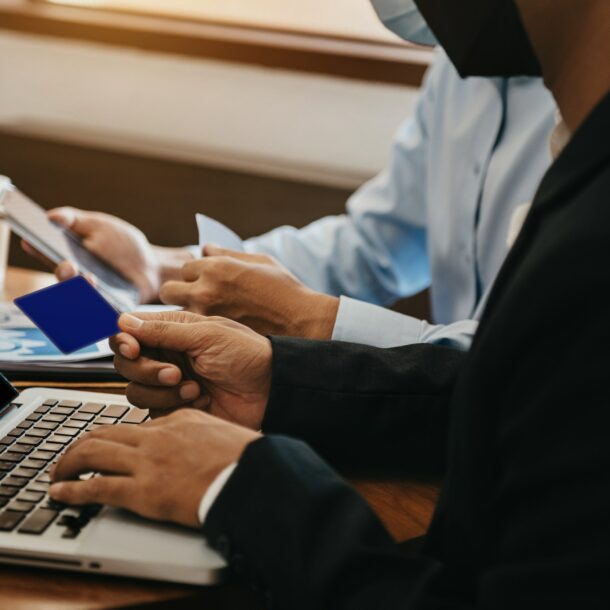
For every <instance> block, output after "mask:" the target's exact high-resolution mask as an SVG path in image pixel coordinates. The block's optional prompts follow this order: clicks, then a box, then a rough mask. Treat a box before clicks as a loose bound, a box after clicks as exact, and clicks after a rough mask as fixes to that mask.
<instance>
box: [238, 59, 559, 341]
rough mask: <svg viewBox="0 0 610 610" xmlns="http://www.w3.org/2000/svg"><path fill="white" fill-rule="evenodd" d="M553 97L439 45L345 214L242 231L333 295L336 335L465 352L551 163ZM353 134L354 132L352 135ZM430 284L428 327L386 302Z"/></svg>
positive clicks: (534, 83)
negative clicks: (473, 71)
mask: <svg viewBox="0 0 610 610" xmlns="http://www.w3.org/2000/svg"><path fill="white" fill-rule="evenodd" d="M555 109H556V106H555V103H554V101H553V99H552V97H551V94H550V93H549V92H548V91H547V89H545V87H544V86H543V84H542V82H541V81H540V80H539V79H530V78H516V79H510V80H505V79H484V78H470V79H466V80H463V79H461V78H460V77H459V76H458V74H457V72H456V71H455V69H454V68H453V66H452V65H451V63H450V62H449V60H448V59H447V57H446V55H445V54H444V53H443V52H442V51H438V52H437V56H436V59H435V62H434V65H433V66H432V68H431V70H430V71H429V73H428V75H427V77H426V81H425V84H424V87H423V89H422V93H421V96H420V98H419V101H418V103H417V106H416V109H415V112H414V115H413V116H412V117H411V118H410V119H408V120H407V121H406V122H405V123H404V124H403V125H402V126H401V128H400V129H399V131H398V134H397V136H396V139H395V142H394V145H393V150H392V156H391V161H390V163H389V166H388V167H387V168H386V169H385V170H384V171H382V172H381V173H380V174H379V175H378V176H377V177H376V178H374V179H373V180H371V181H370V182H369V183H367V184H366V185H364V186H363V187H362V188H360V189H359V190H358V191H357V192H356V193H355V194H354V195H353V196H352V197H351V198H350V200H349V201H348V204H347V212H346V214H344V215H340V216H333V217H328V218H323V219H321V220H318V221H316V222H314V223H312V224H310V225H308V226H307V227H304V228H303V229H300V230H298V229H295V228H293V227H280V228H277V229H275V230H273V231H271V232H269V233H267V234H265V235H262V236H260V237H256V238H253V239H250V240H248V241H247V242H246V244H245V247H246V250H247V251H249V252H264V253H267V254H271V255H273V256H275V257H276V258H277V259H278V260H279V261H280V262H282V263H283V264H284V265H285V266H286V267H288V268H289V269H290V270H291V271H292V272H293V273H294V274H295V275H296V276H297V277H298V278H300V279H301V281H303V282H304V283H305V284H306V285H308V286H310V287H311V288H313V289H315V290H317V291H321V292H326V293H329V294H333V295H337V296H341V302H340V307H339V312H338V316H337V321H336V324H335V328H334V332H333V339H335V340H342V341H351V342H355V343H364V344H369V345H375V346H378V347H392V346H397V345H406V344H410V343H422V342H428V343H437V344H446V345H451V346H454V347H457V348H460V349H468V347H469V346H470V343H471V340H472V336H473V335H474V332H475V330H476V326H477V322H476V320H477V319H478V317H479V314H480V311H481V309H482V304H483V303H484V300H485V296H486V293H487V292H488V291H489V289H490V287H491V285H492V283H493V281H494V278H495V277H496V274H497V273H498V270H499V268H500V266H501V265H502V262H503V261H504V258H505V256H506V254H507V251H508V246H507V235H508V231H509V224H510V220H511V217H512V215H513V213H514V211H515V209H516V208H518V207H519V206H521V205H523V204H524V203H528V202H530V201H531V200H532V199H533V197H534V194H535V191H536V188H537V186H538V184H539V183H540V180H541V178H542V176H543V174H544V173H545V171H546V169H547V168H548V166H549V165H550V163H551V156H550V151H549V138H550V134H551V132H552V130H553V128H554V125H555ZM355 142H357V140H355ZM427 287H430V289H431V302H432V312H433V322H434V324H429V323H427V322H425V321H422V320H418V319H415V318H412V317H409V316H404V315H401V314H398V313H396V312H393V311H390V310H388V309H386V308H385V307H384V306H387V305H390V304H392V303H393V302H395V301H396V300H397V299H399V298H403V297H407V296H410V295H413V294H416V293H417V292H419V291H421V290H423V289H424V288H427Z"/></svg>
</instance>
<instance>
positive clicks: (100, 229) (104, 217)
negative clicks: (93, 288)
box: [23, 207, 192, 303]
mask: <svg viewBox="0 0 610 610" xmlns="http://www.w3.org/2000/svg"><path fill="white" fill-rule="evenodd" d="M48 215H49V218H50V220H52V221H54V222H56V223H58V224H60V225H62V226H64V227H66V228H68V229H70V230H71V231H73V232H74V233H75V234H76V235H78V236H79V237H80V238H81V239H82V240H83V245H84V246H85V247H86V248H87V249H88V250H89V251H90V252H92V253H93V254H95V255H96V256H97V257H98V258H100V259H101V260H103V261H104V262H105V263H107V264H108V265H109V266H110V267H112V268H113V269H115V270H116V271H117V272H118V273H120V274H121V275H122V276H123V277H124V278H125V279H127V280H129V281H130V282H132V283H133V284H134V285H135V286H136V288H137V289H138V291H139V293H140V300H141V302H142V303H149V302H153V301H157V300H158V298H159V288H160V286H161V283H162V282H163V281H164V280H165V279H169V278H172V277H176V274H177V272H178V270H179V268H180V267H181V266H182V265H183V264H184V263H185V262H186V261H188V260H192V257H191V255H190V254H188V253H187V252H186V251H184V250H182V249H178V248H176V249H174V248H161V247H158V246H153V245H151V244H150V242H149V241H148V239H147V238H146V236H145V235H144V233H142V231H140V230H139V229H138V228H137V227H134V226H133V225H131V224H129V223H128V222H125V221H124V220H122V219H120V218H117V217H116V216H111V215H110V214H103V213H101V212H87V211H84V210H78V209H76V208H69V207H64V208H57V209H55V210H51V211H49V214H48ZM23 248H24V250H25V251H26V252H27V253H28V254H31V255H33V256H38V258H42V257H40V255H38V254H37V253H36V252H35V250H34V249H33V248H32V247H31V246H30V245H29V244H26V243H23ZM42 260H43V262H46V263H47V264H49V261H46V260H44V258H42ZM76 274H77V270H76V268H75V267H74V265H73V264H72V263H70V262H68V261H65V262H63V263H61V264H60V265H58V266H57V268H56V269H55V275H56V276H57V278H58V279H59V280H67V279H70V278H71V277H74V276H75V275H76ZM91 279H92V281H93V282H95V278H91Z"/></svg>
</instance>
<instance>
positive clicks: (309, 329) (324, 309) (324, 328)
mask: <svg viewBox="0 0 610 610" xmlns="http://www.w3.org/2000/svg"><path fill="white" fill-rule="evenodd" d="M301 303H302V307H301V316H300V320H299V322H297V329H296V330H297V336H299V337H303V338H305V339H317V340H319V341H330V339H331V338H332V336H333V329H334V328H335V322H336V320H337V312H338V311H339V299H338V298H337V297H333V296H330V295H327V294H322V293H319V292H314V291H313V290H307V291H306V294H305V295H304V297H303V299H302V300H301Z"/></svg>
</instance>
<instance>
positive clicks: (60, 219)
mask: <svg viewBox="0 0 610 610" xmlns="http://www.w3.org/2000/svg"><path fill="white" fill-rule="evenodd" d="M48 217H49V220H52V221H53V222H56V223H57V224H59V225H61V226H62V227H64V228H66V229H70V230H72V231H74V233H76V234H77V235H80V236H83V237H84V236H87V235H89V234H90V233H91V231H92V230H93V223H92V221H91V219H90V218H89V215H88V214H87V212H84V211H83V210H79V209H77V208H72V207H67V206H66V207H63V208H55V209H53V210H49V212H48Z"/></svg>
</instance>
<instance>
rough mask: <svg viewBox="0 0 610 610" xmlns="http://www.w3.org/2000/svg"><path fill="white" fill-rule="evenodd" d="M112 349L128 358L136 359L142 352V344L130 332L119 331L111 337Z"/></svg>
mask: <svg viewBox="0 0 610 610" xmlns="http://www.w3.org/2000/svg"><path fill="white" fill-rule="evenodd" d="M110 349H111V350H112V351H113V352H114V353H115V354H117V355H121V356H122V357H123V358H127V359H128V360H135V359H136V358H139V357H140V354H141V348H140V344H139V343H138V341H137V340H136V339H134V338H133V337H132V336H131V335H130V334H128V333H119V334H118V335H115V336H114V337H111V338H110Z"/></svg>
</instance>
